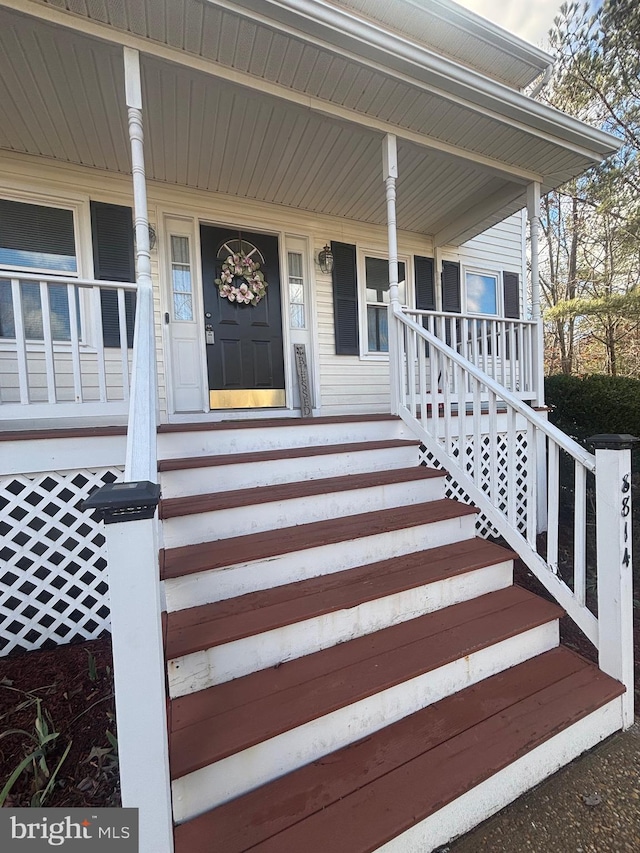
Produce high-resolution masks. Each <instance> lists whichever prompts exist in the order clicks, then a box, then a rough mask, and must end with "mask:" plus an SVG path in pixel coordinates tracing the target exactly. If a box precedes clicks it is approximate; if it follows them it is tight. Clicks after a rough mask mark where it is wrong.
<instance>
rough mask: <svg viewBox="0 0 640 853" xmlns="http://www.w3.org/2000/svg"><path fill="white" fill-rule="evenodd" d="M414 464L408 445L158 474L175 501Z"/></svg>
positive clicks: (412, 450) (414, 455) (415, 453)
mask: <svg viewBox="0 0 640 853" xmlns="http://www.w3.org/2000/svg"><path fill="white" fill-rule="evenodd" d="M417 464H418V447H417V445H414V446H413V447H411V446H409V445H407V446H406V447H394V448H386V449H383V448H380V449H376V450H359V451H353V452H351V451H347V452H343V453H327V454H321V455H318V456H297V457H288V458H286V459H268V460H265V461H262V462H261V461H256V462H251V461H250V460H247V461H246V462H237V463H234V464H231V465H214V466H211V467H210V468H190V469H181V470H179V471H163V472H162V473H161V474H160V484H161V486H162V495H163V497H165V498H178V497H184V496H186V495H202V494H207V493H209V492H213V491H215V492H229V491H233V490H234V489H249V488H252V487H255V486H275V485H278V484H279V483H295V482H299V481H302V480H317V479H320V478H322V477H341V476H344V474H345V473H349V474H366V473H369V472H371V471H380V470H390V469H400V468H414V467H415V466H416V465H417Z"/></svg>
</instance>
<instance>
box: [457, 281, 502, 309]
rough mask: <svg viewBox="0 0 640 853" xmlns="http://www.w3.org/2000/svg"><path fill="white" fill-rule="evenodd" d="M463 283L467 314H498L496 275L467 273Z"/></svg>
mask: <svg viewBox="0 0 640 853" xmlns="http://www.w3.org/2000/svg"><path fill="white" fill-rule="evenodd" d="M465 282H466V295H467V311H468V313H469V314H497V313H498V275H497V274H496V273H487V272H475V271H467V272H466V273H465Z"/></svg>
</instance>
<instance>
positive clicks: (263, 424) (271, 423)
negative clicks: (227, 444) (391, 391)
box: [158, 412, 401, 434]
mask: <svg viewBox="0 0 640 853" xmlns="http://www.w3.org/2000/svg"><path fill="white" fill-rule="evenodd" d="M376 421H393V422H395V423H400V422H401V421H400V418H399V417H398V416H397V415H390V414H389V413H386V412H383V413H380V414H371V415H323V416H321V417H316V418H244V419H243V420H231V419H229V420H221V421H192V422H190V423H172V424H160V426H159V427H158V433H161V434H162V433H175V432H211V431H216V430H218V431H219V430H225V429H256V428H258V429H270V428H276V429H277V428H278V427H282V426H287V427H288V426H293V427H306V426H315V425H331V424H355V423H370V422H374V423H375V422H376Z"/></svg>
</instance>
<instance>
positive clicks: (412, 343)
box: [403, 324, 417, 418]
mask: <svg viewBox="0 0 640 853" xmlns="http://www.w3.org/2000/svg"><path fill="white" fill-rule="evenodd" d="M403 325H404V324H403ZM404 328H405V330H406V333H407V383H408V398H409V409H410V411H411V414H412V416H413V417H414V418H415V417H416V406H417V401H416V344H417V341H416V333H415V332H414V330H413V329H410V328H409V327H408V326H405V327H404Z"/></svg>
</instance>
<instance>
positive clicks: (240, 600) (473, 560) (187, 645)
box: [167, 539, 515, 659]
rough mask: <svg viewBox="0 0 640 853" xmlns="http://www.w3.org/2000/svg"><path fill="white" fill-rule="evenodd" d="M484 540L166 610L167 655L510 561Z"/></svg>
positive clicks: (507, 553)
mask: <svg viewBox="0 0 640 853" xmlns="http://www.w3.org/2000/svg"><path fill="white" fill-rule="evenodd" d="M514 556H515V554H514V553H513V552H512V551H507V550H506V549H505V548H502V547H500V546H499V545H494V544H493V543H491V542H487V541H486V540H485V539H467V540H462V541H461V542H456V543H454V544H452V545H443V546H441V547H439V548H432V549H430V550H427V551H422V552H418V553H412V554H407V555H404V556H401V557H394V558H392V559H388V560H383V561H381V562H378V563H372V564H370V565H365V566H358V567H357V568H354V569H348V570H346V571H341V572H333V573H331V574H328V575H322V576H320V577H315V578H311V579H309V580H304V581H298V582H297V583H290V584H286V585H284V586H279V587H275V588H272V589H267V590H261V591H259V592H253V593H249V594H247V595H242V596H239V597H237V598H231V599H227V600H225V601H218V602H215V603H213V604H205V605H201V606H198V607H191V608H188V609H186V610H179V611H176V612H172V613H169V614H168V643H167V658H169V659H171V658H175V657H179V656H181V655H186V654H191V653H193V652H197V651H200V650H201V649H208V648H212V647H213V646H216V645H221V644H222V643H228V642H231V641H233V640H238V639H241V638H242V637H248V636H253V635H256V634H259V633H262V632H264V631H269V630H273V629H275V628H279V627H281V626H283V625H291V624H293V623H295V622H300V621H303V620H305V619H311V618H313V617H314V616H319V615H321V614H324V613H330V612H334V611H336V610H343V609H348V608H352V607H356V606H357V605H359V604H362V603H363V602H365V601H373V600H375V599H378V598H382V597H384V596H388V595H393V594H394V593H398V592H402V591H404V590H408V589H411V588H413V587H417V586H423V585H425V584H428V583H433V582H435V581H438V580H443V579H445V578H449V577H453V576H455V575H457V574H462V573H464V572H469V571H474V570H476V569H480V568H484V567H486V566H490V565H492V564H493V563H499V562H503V561H505V560H511V559H513V558H514Z"/></svg>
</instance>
